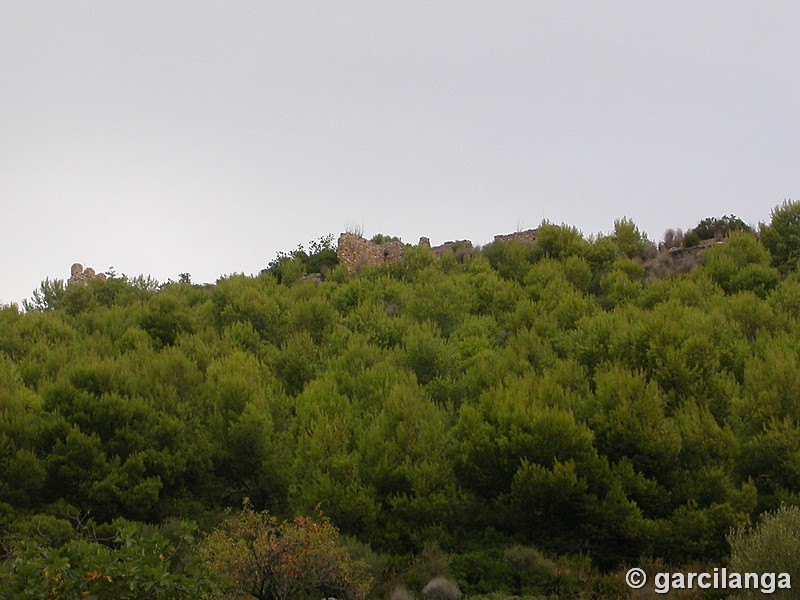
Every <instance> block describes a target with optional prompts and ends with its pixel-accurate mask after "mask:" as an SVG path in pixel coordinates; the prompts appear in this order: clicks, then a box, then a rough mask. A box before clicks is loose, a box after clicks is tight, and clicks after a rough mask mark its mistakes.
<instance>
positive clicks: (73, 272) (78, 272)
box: [67, 263, 106, 285]
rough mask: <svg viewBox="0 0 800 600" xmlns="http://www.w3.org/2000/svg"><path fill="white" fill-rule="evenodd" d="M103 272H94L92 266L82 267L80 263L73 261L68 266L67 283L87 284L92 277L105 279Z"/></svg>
mask: <svg viewBox="0 0 800 600" xmlns="http://www.w3.org/2000/svg"><path fill="white" fill-rule="evenodd" d="M105 278H106V276H105V274H104V273H95V272H94V269H93V268H92V267H86V268H85V269H84V268H83V265H82V264H80V263H75V264H74V265H72V268H70V277H69V279H68V280H67V285H87V284H88V283H89V281H91V280H92V279H105Z"/></svg>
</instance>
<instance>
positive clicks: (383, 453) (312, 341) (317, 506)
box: [0, 203, 800, 597]
mask: <svg viewBox="0 0 800 600" xmlns="http://www.w3.org/2000/svg"><path fill="white" fill-rule="evenodd" d="M646 245H647V240H646V239H645V238H644V236H643V235H642V234H641V233H640V232H639V230H638V229H637V228H636V226H635V224H633V223H632V222H630V221H627V220H621V221H618V222H617V223H616V226H615V231H614V233H613V234H612V235H609V236H607V237H600V238H598V239H593V240H587V239H585V238H584V237H583V236H582V235H581V234H580V233H579V232H578V231H577V230H575V229H573V228H570V227H566V226H556V225H552V224H544V225H543V226H542V227H541V228H540V230H539V234H538V241H537V244H536V245H533V246H529V245H523V244H517V243H497V244H492V245H490V246H487V247H485V248H484V249H483V251H482V252H481V253H480V254H475V255H470V254H468V255H464V256H462V257H460V260H457V259H456V257H455V255H445V256H443V257H442V258H441V259H436V258H434V257H433V256H432V255H431V254H430V253H429V252H428V251H427V250H425V249H424V248H408V249H407V251H406V253H405V255H404V258H403V260H402V262H401V263H399V264H396V265H391V266H380V267H365V268H363V269H362V270H361V272H360V273H358V274H357V275H352V276H351V275H349V274H348V273H347V272H346V269H345V268H344V267H343V266H336V265H335V260H334V258H335V255H334V256H331V254H330V250H331V248H330V243H327V245H326V244H325V243H324V242H320V243H319V244H318V245H317V246H316V247H314V248H313V251H312V252H310V253H307V252H305V251H296V252H295V253H292V254H289V255H284V256H282V257H280V260H276V261H275V262H274V263H273V264H272V267H271V269H268V270H266V271H265V272H263V273H262V274H261V275H260V276H257V277H246V276H240V275H233V276H229V277H225V278H223V279H220V280H219V281H218V282H217V283H216V284H215V285H213V286H198V285H192V284H191V283H190V281H189V277H188V276H184V277H182V278H181V281H180V282H177V283H170V284H168V285H164V286H160V287H157V286H155V285H153V282H152V281H151V280H147V279H141V278H140V279H138V280H128V279H127V278H125V277H111V278H109V279H107V280H105V281H99V280H95V281H91V282H89V284H88V285H87V286H70V287H69V288H65V287H64V286H63V284H61V283H60V282H46V284H45V285H43V288H42V289H41V290H39V292H38V293H37V294H35V296H34V298H33V300H32V301H31V303H29V304H28V305H27V307H28V308H29V310H28V311H26V312H22V311H20V310H19V309H18V308H16V307H14V306H8V307H4V308H3V309H2V310H0V531H2V532H3V549H4V551H5V560H4V562H3V567H2V570H0V584H1V583H2V582H3V581H5V582H6V584H7V586H10V585H11V583H10V582H12V581H13V582H15V583H14V585H16V586H18V588H16V589H23V587H24V585H25V583H24V582H26V581H27V582H29V583H30V585H31V586H34V585H39V584H41V585H44V586H45V587H48V586H49V587H52V588H53V589H57V588H58V585H61V584H59V583H58V581H55V580H52V581H51V580H50V579H48V578H47V576H46V575H45V573H50V574H51V575H52V573H53V572H55V571H56V570H57V569H56V567H55V566H53V565H52V564H50V563H48V562H47V561H45V563H44V565H42V561H41V556H42V548H46V549H49V550H47V551H46V552H45V553H44V555H45V556H51V557H53V558H54V560H55V557H58V556H61V555H59V550H58V549H59V548H61V549H63V548H65V547H67V545H68V544H73V545H74V544H76V543H78V542H76V540H82V541H81V542H80V544H84V545H85V548H84V549H83V550H80V553H82V554H81V556H83V557H84V559H85V558H86V556H90V555H92V554H91V553H92V552H96V553H97V556H98V558H97V561H99V562H98V566H97V568H96V569H91V568H89V567H87V569H86V570H85V572H84V573H83V575H81V576H80V577H77V579H76V581H78V582H80V581H83V582H84V583H85V582H86V581H91V582H92V583H93V584H96V585H97V586H100V587H102V585H105V583H107V584H109V585H110V584H111V582H110V581H107V580H105V579H103V577H108V578H111V579H113V576H112V575H111V574H110V572H111V568H110V567H108V568H107V569H106V571H103V568H102V564H106V563H107V564H111V563H113V564H115V565H117V567H119V565H120V564H122V563H120V562H119V561H118V560H117V559H115V558H113V557H112V556H111V554H109V553H110V552H112V551H114V552H115V551H119V550H120V549H124V548H125V547H126V546H125V544H126V541H125V540H126V539H127V540H128V542H129V544H132V543H133V542H131V540H138V541H136V543H137V544H145V545H147V544H150V546H148V547H150V548H157V549H158V550H157V553H156V554H152V553H151V554H152V556H155V557H158V556H159V555H160V556H162V558H161V567H164V564H165V559H164V554H166V555H167V558H168V559H169V560H172V561H174V564H173V566H174V567H175V568H174V569H173V571H174V572H173V576H174V577H179V576H180V573H181V572H182V571H181V569H184V570H185V569H186V568H188V566H187V565H194V564H195V563H197V564H201V563H202V560H201V556H200V554H198V553H196V552H193V551H192V552H190V551H188V550H187V548H190V547H192V546H191V544H190V543H189V542H188V541H187V542H185V543H184V542H182V541H181V540H188V539H189V538H191V539H193V540H194V539H203V537H204V535H203V532H208V531H211V530H212V529H213V528H214V527H215V526H217V525H218V524H219V523H220V520H221V519H222V518H223V517H224V511H225V509H226V508H231V507H233V508H237V507H238V508H241V507H242V504H243V502H248V503H249V505H250V506H252V507H254V509H256V510H262V509H265V510H268V511H269V512H270V513H271V514H272V515H275V516H277V517H278V518H279V519H290V518H292V517H294V516H296V515H312V516H313V515H318V514H319V511H320V510H321V511H322V513H323V514H324V515H325V517H324V519H330V523H332V524H334V525H335V526H336V527H337V528H338V530H340V531H341V532H342V533H343V534H344V535H345V536H346V540H347V543H348V544H349V545H350V548H351V549H352V551H353V553H354V555H356V556H360V557H361V558H363V559H364V560H365V561H366V564H368V565H369V566H370V567H371V569H372V573H373V577H374V581H375V584H374V585H375V586H376V587H374V588H373V589H374V590H379V591H380V593H384V592H385V591H386V590H387V589H388V587H387V586H391V585H394V584H396V583H406V585H418V584H424V583H425V582H424V581H423V579H424V578H423V576H422V575H420V573H423V572H424V573H425V577H427V576H428V575H431V576H433V575H437V574H438V575H448V576H450V577H451V578H452V579H453V580H454V581H457V582H458V584H459V585H460V586H461V588H462V589H463V590H464V591H466V592H467V593H472V594H477V593H486V592H491V591H496V590H500V591H504V592H506V593H515V594H522V593H533V592H537V591H538V592H540V593H562V592H563V593H564V594H566V595H567V596H568V597H576V596H577V595H578V593H579V591H580V586H581V585H582V586H583V587H584V588H585V587H586V585H587V584H586V579H585V577H584V578H583V579H581V577H582V576H579V574H580V573H584V574H585V573H594V575H593V576H596V577H595V580H596V581H601V582H602V581H603V575H602V573H604V572H607V571H609V570H614V569H617V568H619V567H620V566H621V565H623V564H633V563H636V562H638V560H639V559H640V557H642V556H649V557H653V558H654V559H658V560H663V561H667V562H669V563H672V564H685V563H689V562H693V561H703V562H711V563H714V564H720V565H721V564H724V563H725V561H726V560H727V559H728V557H729V553H730V548H729V545H728V535H729V532H730V531H731V529H732V528H737V527H741V526H743V525H745V524H747V523H750V522H752V521H755V520H756V519H757V517H758V515H759V514H761V513H763V512H764V511H772V510H775V509H778V508H779V507H780V506H781V505H782V504H788V505H795V504H800V496H799V495H798V494H799V493H800V425H799V424H798V415H800V323H799V322H798V315H799V314H800V280H798V275H797V261H798V258H800V205H798V204H796V203H785V204H784V205H782V206H779V207H776V209H775V210H774V211H773V214H772V219H771V223H770V224H769V225H763V226H762V228H761V231H760V232H759V233H758V234H756V233H754V232H752V231H749V230H741V228H731V230H730V231H729V232H727V237H726V240H725V243H723V244H718V245H715V246H713V247H710V248H709V249H707V250H706V251H705V254H704V258H703V264H702V266H700V267H698V268H696V269H695V270H693V271H692V272H691V273H688V274H686V275H680V276H675V277H669V278H665V279H655V280H650V279H648V278H646V276H645V270H644V268H643V266H642V260H641V258H642V256H643V253H644V249H645V247H646ZM321 252H324V253H325V254H324V255H323V256H322V257H319V254H320V253H321ZM314 257H318V258H319V260H318V261H317V263H314V264H319V265H324V266H325V272H326V275H325V277H324V282H323V283H318V282H317V281H310V280H305V279H304V278H303V277H302V275H303V273H304V272H305V271H307V270H308V268H307V265H308V264H309V262H310V261H313V260H314ZM275 269H279V270H280V272H279V275H280V276H278V274H276V273H275V272H274V271H275ZM279 280H280V281H279ZM190 521H191V522H192V523H194V524H196V526H197V527H199V529H200V531H195V530H194V529H193V526H192V525H190V524H189V522H190ZM322 522H323V523H325V522H327V521H325V520H323V521H322ZM156 526H158V527H156ZM189 532H194V533H192V534H191V535H190V533H189ZM125 536H127V537H125ZM143 540H144V541H143ZM148 540H149V541H148ZM80 544H79V545H80ZM70 547H71V546H70ZM81 547H83V546H81ZM95 547H103V548H106V550H105V551H101V550H97V549H96V548H95ZM92 548H95V549H94V550H92ZM37 549H38V550H37ZM165 549H166V550H165ZM37 552H38V554H37ZM76 552H78V551H77V550H76ZM103 552H105V554H103ZM131 554H132V556H137V557H139V558H138V560H140V561H144V562H143V564H142V565H141V570H140V572H139V573H140V576H143V575H141V574H142V573H150V572H152V573H153V575H152V577H154V578H155V577H156V576H157V573H158V568H159V563H158V561H157V559H156V558H153V561H154V562H153V563H152V564H150V563H148V562H147V561H146V560H145V559H144V558H142V556H144V555H145V554H146V555H147V556H151V554H147V553H145V554H142V553H139V554H136V553H135V552H131ZM223 554H224V553H223ZM216 555H219V553H216ZM26 557H27V558H26ZM37 557H39V558H37ZM103 557H105V558H103ZM420 557H423V558H422V559H421V558H420ZM65 560H66V559H65ZM103 560H105V561H106V563H103V562H102V561H103ZM26 561H27V562H26ZM37 561H38V562H37ZM109 561H110V562H109ZM198 561H199V562H198ZM425 561H428V563H437V561H438V563H437V564H439V565H440V566H441V568H440V569H439V570H440V571H447V572H446V573H442V572H438V573H433V572H431V573H427V571H426V570H425V569H426V568H427V567H426V566H425V565H423V564H422V563H423V562H425ZM515 561H516V562H515ZM520 561H521V562H520ZM67 562H68V561H67ZM73 562H76V561H74V560H73ZM167 562H168V561H167ZM89 563H91V561H89ZM81 564H83V563H81ZM87 564H88V563H87ZM26 565H27V568H28V571H25V569H26ZM48 565H49V566H48ZM525 565H527V567H526V566H525ZM531 565H533V567H532V566H531ZM115 568H116V567H115ZM120 568H121V567H120ZM164 568H165V567H164ZM197 568H198V569H201V567H197ZM48 569H49V570H48ZM54 569H55V570H54ZM148 569H149V571H148ZM531 569H534V571H535V573H539V575H536V576H535V577H533V580H531V578H530V577H528V578H527V579H526V578H525V577H522V578H521V577H520V575H519V573H520V572H529V571H530V570H531ZM162 570H163V569H162ZM166 572H167V571H165V573H166ZM170 572H172V571H170ZM25 573H27V575H25ZM92 574H93V575H92ZM23 575H24V577H23ZM128 576H129V577H133V575H130V574H129V575H128ZM21 577H22V579H20V578H21ZM86 577H88V578H89V579H86ZM92 577H94V579H91V578H92ZM164 577H167V576H166V575H163V576H162V579H163V578H164ZM3 578H6V579H5V580H4V579H3ZM26 578H27V579H26ZM43 578H44V579H43ZM415 578H416V579H415ZM60 581H62V582H63V581H64V578H63V577H62V579H61V580H60ZM198 581H200V578H198V577H195V578H194V579H192V578H189V580H183V579H176V580H175V584H174V585H175V587H174V588H173V589H178V588H179V587H180V586H184V587H186V589H187V590H188V591H186V594H187V595H186V596H185V597H199V596H192V595H191V594H192V593H197V594H199V593H200V592H199V591H197V585H199V584H198V583H197V582H198ZM20 582H22V583H20ZM42 582H44V583H42ZM104 582H105V583H104ZM409 582H411V583H409ZM581 582H582V583H581ZM64 585H66V584H64ZM75 585H76V586H78V585H79V583H75ZM192 585H194V586H195V587H192ZM209 585H210V584H209ZM598 585H599V584H598ZM19 586H23V587H19ZM187 586H188V587H187ZM382 586H383V587H382ZM3 587H4V586H3V585H0V588H3ZM7 589H11V588H10V587H8V588H7ZM31 589H34V588H33V587H31ZM36 589H38V588H36ZM43 589H44V588H43ZM65 589H66V588H65ZM74 589H76V590H77V589H78V587H75V588H74ZM180 589H184V588H183V587H180ZM209 589H210V588H209ZM220 589H222V588H220ZM359 589H365V588H364V587H363V585H362V586H361V588H359ZM417 589H418V588H417ZM191 590H195V591H194V592H192V591H191ZM32 593H33V592H32ZM76 593H77V592H76ZM92 593H95V592H92ZM97 593H99V592H97ZM314 593H316V591H315V592H314ZM373 593H379V592H373ZM0 597H3V596H2V592H0ZM15 597H24V595H22V596H20V595H17V596H15ZM30 597H33V596H30ZM54 597H55V596H54ZM61 597H67V596H65V595H64V594H62V595H61ZM76 597H77V596H76ZM84 597H85V596H84ZM96 597H105V596H96ZM115 597H122V596H115ZM131 597H161V596H156V595H153V596H131ZM166 597H169V596H166ZM174 597H177V594H176V595H175V596H174ZM182 597H183V596H182ZM264 597H270V596H264ZM298 597H299V596H298ZM587 597H588V596H587ZM597 597H601V596H597Z"/></svg>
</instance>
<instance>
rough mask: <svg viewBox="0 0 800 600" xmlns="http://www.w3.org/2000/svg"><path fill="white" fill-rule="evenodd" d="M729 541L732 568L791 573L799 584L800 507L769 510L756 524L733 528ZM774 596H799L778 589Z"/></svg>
mask: <svg viewBox="0 0 800 600" xmlns="http://www.w3.org/2000/svg"><path fill="white" fill-rule="evenodd" d="M728 542H729V543H730V546H731V560H730V570H731V571H733V572H737V573H746V572H747V573H776V574H777V573H789V575H790V576H791V580H792V582H794V585H795V586H797V585H798V582H800V507H797V506H782V507H781V508H779V509H778V510H777V511H775V512H774V513H766V514H764V515H762V517H761V521H760V522H759V523H758V524H757V525H756V526H755V527H739V528H738V529H736V530H734V531H732V532H731V534H730V536H729V537H728ZM776 581H777V579H776ZM761 596H762V594H761V593H760V591H759V590H748V591H746V592H743V593H742V597H744V598H760V597H761ZM771 597H772V598H796V597H797V592H796V591H794V592H793V591H792V590H791V589H788V590H779V589H776V590H775V593H774V594H772V595H771Z"/></svg>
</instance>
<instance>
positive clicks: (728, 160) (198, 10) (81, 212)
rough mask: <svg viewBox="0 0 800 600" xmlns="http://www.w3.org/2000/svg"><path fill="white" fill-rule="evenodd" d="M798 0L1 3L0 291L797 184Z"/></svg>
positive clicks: (212, 268) (657, 210) (698, 207)
mask: <svg viewBox="0 0 800 600" xmlns="http://www.w3.org/2000/svg"><path fill="white" fill-rule="evenodd" d="M798 31H800V3H798V2H796V1H795V0H787V1H777V0H776V1H772V0H767V1H764V0H759V1H751V2H741V1H738V0H724V1H713V0H708V1H703V2H697V1H696V0H691V1H685V0H670V1H669V2H664V1H658V2H656V1H647V0H636V1H632V0H631V1H625V0H614V1H596V2H595V1H589V0H585V1H580V2H577V1H569V0H564V1H555V0H547V1H544V0H527V1H524V2H512V1H504V0H492V1H486V0H484V1H481V2H473V1H470V0H460V1H457V2H450V1H437V0H424V1H416V0H408V1H403V2H385V1H383V0H369V1H363V2H350V1H346V0H341V1H337V2H328V1H326V2H323V1H321V0H320V1H303V0H293V1H286V2H271V1H264V0H259V1H258V2H244V1H236V0H232V1H226V2H219V1H217V2H208V1H206V0H191V1H179V0H169V1H166V2H161V1H155V0H150V1H144V0H142V1H136V2H115V1H109V0H102V1H101V0H98V1H82V0H74V1H70V2H62V1H58V2H56V1H48V0H37V1H35V2H31V1H30V0H24V1H19V0H4V1H3V2H2V3H0V210H1V211H2V212H1V213H0V215H1V216H0V253H1V254H0V255H1V256H2V263H1V264H2V269H0V303H4V304H5V303H9V302H19V301H20V300H22V299H23V298H28V297H30V295H31V293H32V291H33V290H34V289H35V288H37V287H38V286H39V284H40V282H41V281H42V280H43V279H45V278H48V277H49V278H51V279H53V278H63V279H66V278H68V277H69V272H70V271H69V270H70V265H71V264H72V263H74V262H79V263H82V264H83V265H84V266H91V267H93V268H94V269H95V270H96V271H98V272H99V271H105V270H107V269H109V268H112V267H113V269H114V270H115V271H116V272H117V273H125V274H128V275H131V276H133V275H138V274H146V275H150V276H152V277H155V278H156V279H158V280H159V281H166V280H168V279H170V278H171V279H174V280H177V279H178V276H179V274H180V273H190V274H191V276H192V280H193V281H195V282H198V283H202V282H214V281H215V280H216V279H217V278H218V277H220V276H223V275H227V274H231V273H234V272H239V273H242V272H243V273H258V272H259V271H260V270H261V269H263V268H265V267H266V266H267V265H268V263H269V262H270V260H272V259H273V258H274V257H275V255H276V253H277V252H279V251H288V250H291V249H293V248H295V247H296V246H297V245H298V244H301V243H303V244H306V245H307V243H308V242H309V241H310V240H315V239H318V238H319V237H321V236H324V235H327V234H329V233H330V234H333V235H334V236H335V237H338V235H339V233H340V232H342V231H345V230H346V229H360V230H362V231H363V232H364V234H365V235H366V236H367V237H371V236H372V235H374V234H376V233H384V234H389V235H396V236H400V237H401V238H402V239H403V241H405V242H411V243H416V242H417V240H418V239H419V237H420V236H427V237H429V238H430V239H431V242H432V244H434V245H436V244H439V243H442V242H445V241H448V240H453V239H464V238H466V239H471V240H472V241H473V242H474V243H476V244H485V243H488V242H490V241H491V240H492V238H493V236H494V235H495V234H498V233H509V232H513V231H516V230H520V229H528V228H533V227H536V226H537V225H539V223H540V222H541V221H542V220H543V219H547V220H548V221H550V222H554V223H558V224H560V223H566V224H569V225H573V226H575V227H578V228H579V229H580V230H581V231H582V232H583V233H584V234H585V235H587V236H589V235H593V234H598V233H607V232H609V231H611V230H612V229H613V225H614V220H615V219H618V218H621V217H628V218H630V219H633V220H634V221H635V222H636V223H637V225H638V226H639V227H640V229H642V230H643V231H644V232H646V233H647V235H648V236H649V237H650V238H651V239H654V240H656V241H657V240H659V239H661V237H662V236H663V233H664V231H665V230H666V229H667V228H677V227H681V228H684V229H687V228H690V227H692V226H693V225H695V224H696V223H697V222H698V221H699V220H700V219H702V218H705V217H709V216H715V217H720V216H723V215H726V214H735V215H737V216H739V217H740V218H742V219H743V220H745V221H747V222H749V223H751V224H757V223H758V222H759V221H769V218H770V211H771V209H772V208H773V207H775V206H776V205H778V204H780V203H781V202H783V201H784V200H786V199H793V200H800V67H798V66H799V65H800V35H798Z"/></svg>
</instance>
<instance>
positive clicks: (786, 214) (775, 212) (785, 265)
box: [761, 200, 800, 272]
mask: <svg viewBox="0 0 800 600" xmlns="http://www.w3.org/2000/svg"><path fill="white" fill-rule="evenodd" d="M761 243H762V244H764V246H765V247H766V248H767V250H769V253H770V254H771V255H772V264H773V265H774V266H776V267H778V268H779V269H780V270H781V271H783V272H787V271H789V270H791V269H796V268H797V264H798V261H800V202H797V201H794V202H793V201H790V200H787V201H785V202H784V203H783V204H781V205H780V206H776V207H775V208H773V209H772V221H771V222H770V224H769V225H765V224H764V223H762V224H761Z"/></svg>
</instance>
